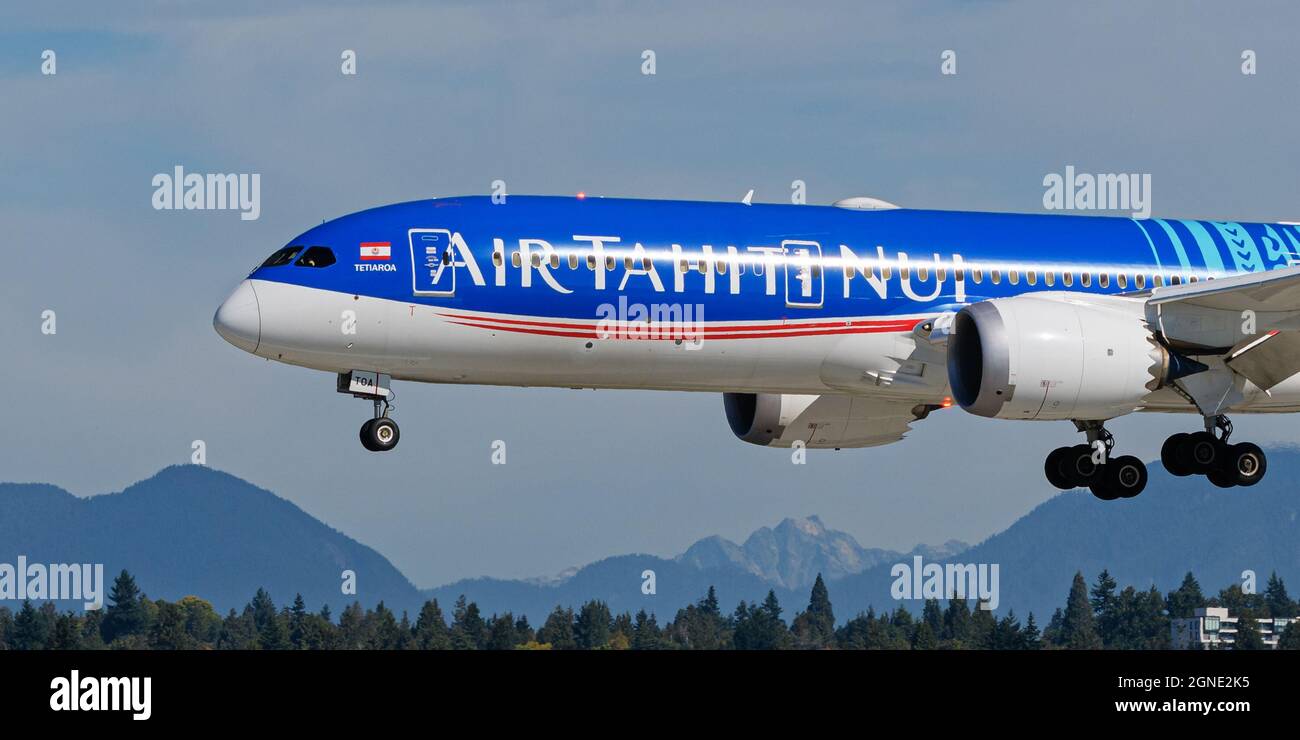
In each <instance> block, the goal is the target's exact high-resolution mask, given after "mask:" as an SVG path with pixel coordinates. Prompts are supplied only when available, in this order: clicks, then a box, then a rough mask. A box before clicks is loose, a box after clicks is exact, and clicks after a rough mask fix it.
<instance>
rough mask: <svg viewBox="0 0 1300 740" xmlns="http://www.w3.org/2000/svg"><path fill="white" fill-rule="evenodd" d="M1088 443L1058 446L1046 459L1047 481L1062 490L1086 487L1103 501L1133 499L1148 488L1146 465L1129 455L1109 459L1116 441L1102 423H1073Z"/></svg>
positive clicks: (1044, 468)
mask: <svg viewBox="0 0 1300 740" xmlns="http://www.w3.org/2000/svg"><path fill="white" fill-rule="evenodd" d="M1075 426H1076V427H1078V429H1079V431H1081V432H1086V433H1087V435H1088V443H1087V444H1080V445H1074V446H1073V447H1058V448H1056V449H1055V450H1052V453H1051V454H1050V455H1048V456H1047V461H1046V463H1044V465H1043V470H1044V472H1045V473H1047V480H1048V481H1049V482H1051V484H1052V485H1054V486H1056V487H1057V488H1060V489H1061V490H1068V489H1071V488H1087V489H1088V490H1090V491H1092V495H1094V496H1096V497H1097V498H1099V499H1101V500H1103V501H1114V500H1115V499H1120V498H1133V497H1134V496H1136V495H1138V494H1139V493H1142V489H1144V488H1146V486H1147V466H1146V465H1145V464H1144V463H1143V462H1142V461H1141V460H1139V459H1137V458H1136V457H1134V456H1132V455H1121V456H1119V457H1115V458H1112V457H1111V456H1110V452H1111V450H1112V449H1113V448H1114V447H1115V438H1114V437H1113V436H1111V433H1110V432H1108V431H1106V428H1105V427H1104V426H1102V423H1101V422H1095V421H1084V422H1080V421H1076V422H1075Z"/></svg>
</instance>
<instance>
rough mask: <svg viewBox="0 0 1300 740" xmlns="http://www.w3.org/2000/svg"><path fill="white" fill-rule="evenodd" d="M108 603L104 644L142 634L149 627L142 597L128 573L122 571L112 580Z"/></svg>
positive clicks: (105, 616) (104, 625) (104, 624)
mask: <svg viewBox="0 0 1300 740" xmlns="http://www.w3.org/2000/svg"><path fill="white" fill-rule="evenodd" d="M108 601H109V604H108V609H107V610H106V612H105V614H104V623H103V635H104V642H106V643H111V642H112V641H114V640H116V639H118V638H119V637H125V636H130V635H139V634H143V633H144V631H145V629H146V628H147V627H148V626H149V618H148V614H147V613H146V611H145V606H144V603H143V601H144V599H143V595H142V594H141V593H140V589H139V587H137V586H136V585H135V578H134V577H132V576H131V574H130V573H128V572H126V571H125V570H123V571H122V572H121V573H120V574H118V576H117V578H116V579H114V581H113V588H112V590H111V591H109V593H108Z"/></svg>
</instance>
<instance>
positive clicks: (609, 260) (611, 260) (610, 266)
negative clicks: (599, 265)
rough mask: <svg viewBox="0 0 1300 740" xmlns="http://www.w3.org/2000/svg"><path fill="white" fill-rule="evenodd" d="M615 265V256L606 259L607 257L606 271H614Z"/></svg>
mask: <svg viewBox="0 0 1300 740" xmlns="http://www.w3.org/2000/svg"><path fill="white" fill-rule="evenodd" d="M614 265H615V261H614V256H613V255H608V256H606V257H605V269H606V270H609V271H612V270H613V269H614Z"/></svg>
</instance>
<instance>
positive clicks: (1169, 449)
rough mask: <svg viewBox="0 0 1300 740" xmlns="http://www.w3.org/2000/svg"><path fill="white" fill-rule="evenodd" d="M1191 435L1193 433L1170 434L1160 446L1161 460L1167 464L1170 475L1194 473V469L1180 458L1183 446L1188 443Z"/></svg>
mask: <svg viewBox="0 0 1300 740" xmlns="http://www.w3.org/2000/svg"><path fill="white" fill-rule="evenodd" d="M1190 436H1192V435H1190V434H1186V433H1184V432H1179V433H1178V434H1175V435H1172V436H1170V437H1169V438H1168V439H1166V440H1165V443H1164V444H1163V445H1161V446H1160V462H1161V464H1163V465H1164V466H1165V470H1168V471H1169V474H1170V475H1176V476H1179V477H1180V478H1181V477H1183V476H1187V475H1191V474H1192V471H1191V470H1190V469H1189V468H1188V467H1187V466H1186V465H1184V464H1183V463H1182V460H1181V458H1180V454H1181V453H1182V449H1183V446H1184V445H1185V444H1187V438H1188V437H1190Z"/></svg>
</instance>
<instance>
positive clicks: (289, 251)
mask: <svg viewBox="0 0 1300 740" xmlns="http://www.w3.org/2000/svg"><path fill="white" fill-rule="evenodd" d="M301 251H302V247H285V248H284V249H280V250H277V251H276V252H275V254H273V255H271V256H270V257H267V258H266V261H265V262H263V263H262V267H279V266H280V265H287V264H289V263H290V262H293V258H294V257H297V256H298V253H299V252H301Z"/></svg>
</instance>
